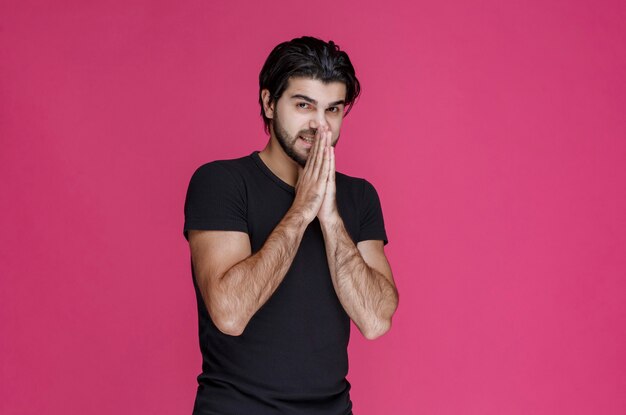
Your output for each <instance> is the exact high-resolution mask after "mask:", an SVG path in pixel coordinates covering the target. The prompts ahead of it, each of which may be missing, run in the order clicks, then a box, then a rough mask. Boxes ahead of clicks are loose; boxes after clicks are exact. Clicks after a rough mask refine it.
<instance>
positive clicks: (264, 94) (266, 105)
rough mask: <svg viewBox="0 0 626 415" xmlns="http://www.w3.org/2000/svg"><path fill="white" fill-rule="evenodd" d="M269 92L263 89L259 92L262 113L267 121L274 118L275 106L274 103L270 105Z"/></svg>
mask: <svg viewBox="0 0 626 415" xmlns="http://www.w3.org/2000/svg"><path fill="white" fill-rule="evenodd" d="M270 98H271V95H270V91H269V90H267V89H264V90H262V91H261V99H262V100H263V111H264V112H265V116H266V117H267V118H269V119H273V118H274V106H275V105H276V101H273V102H272V103H271V104H270Z"/></svg>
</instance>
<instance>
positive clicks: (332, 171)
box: [328, 146, 335, 184]
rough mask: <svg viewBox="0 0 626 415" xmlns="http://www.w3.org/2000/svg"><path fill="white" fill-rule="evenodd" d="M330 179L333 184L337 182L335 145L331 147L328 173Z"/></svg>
mask: <svg viewBox="0 0 626 415" xmlns="http://www.w3.org/2000/svg"><path fill="white" fill-rule="evenodd" d="M328 181H329V182H330V183H331V184H335V147H332V146H331V147H330V173H329V175H328Z"/></svg>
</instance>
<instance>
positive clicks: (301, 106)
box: [298, 102, 309, 109]
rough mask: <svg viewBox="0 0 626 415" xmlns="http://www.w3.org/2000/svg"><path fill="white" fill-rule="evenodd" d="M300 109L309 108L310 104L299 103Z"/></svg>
mask: <svg viewBox="0 0 626 415" xmlns="http://www.w3.org/2000/svg"><path fill="white" fill-rule="evenodd" d="M298 108H304V109H306V108H309V104H307V103H305V102H299V103H298Z"/></svg>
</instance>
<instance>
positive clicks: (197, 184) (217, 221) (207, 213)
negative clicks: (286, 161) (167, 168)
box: [183, 162, 248, 240]
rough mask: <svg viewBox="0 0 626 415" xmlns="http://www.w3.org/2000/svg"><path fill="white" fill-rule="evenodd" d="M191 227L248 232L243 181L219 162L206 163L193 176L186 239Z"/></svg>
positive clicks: (188, 198)
mask: <svg viewBox="0 0 626 415" xmlns="http://www.w3.org/2000/svg"><path fill="white" fill-rule="evenodd" d="M192 229H196V230H216V231H217V230H220V231H240V232H248V224H247V220H246V198H245V191H244V185H243V182H242V181H241V180H237V178H236V175H235V174H233V173H232V172H231V171H229V170H228V168H227V167H226V166H223V165H222V164H220V163H219V162H212V163H207V164H205V165H203V166H201V167H199V168H198V169H197V170H196V171H195V172H194V174H193V175H192V176H191V180H190V181H189V187H188V188H187V196H186V197H185V224H184V227H183V235H184V236H185V239H187V240H188V239H189V238H188V235H187V231H189V230H192Z"/></svg>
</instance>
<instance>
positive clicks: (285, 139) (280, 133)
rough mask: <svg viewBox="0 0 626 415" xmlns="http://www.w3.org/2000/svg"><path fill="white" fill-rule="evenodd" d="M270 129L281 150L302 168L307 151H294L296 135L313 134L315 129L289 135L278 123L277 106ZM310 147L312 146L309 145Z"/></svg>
mask: <svg viewBox="0 0 626 415" xmlns="http://www.w3.org/2000/svg"><path fill="white" fill-rule="evenodd" d="M271 123H272V129H273V130H274V135H275V136H276V140H277V141H278V144H280V146H281V147H282V149H283V151H284V152H285V154H287V156H289V158H290V159H292V160H293V161H295V162H296V163H298V164H299V165H300V166H301V167H302V168H304V166H305V165H306V161H307V160H308V158H309V153H310V150H309V153H307V154H306V155H305V156H303V155H302V154H299V153H298V152H296V149H295V145H296V141H298V136H301V135H303V136H308V137H310V136H314V135H315V134H316V133H317V130H314V129H312V130H301V131H299V132H298V133H297V134H296V135H295V136H294V137H292V136H290V135H289V133H288V132H287V130H285V129H284V128H283V126H282V124H281V123H280V117H279V116H278V108H276V110H275V111H274V118H272V121H271ZM338 140H339V136H337V141H338ZM337 141H335V143H333V144H332V145H333V147H334V146H335V145H337ZM311 148H312V147H311Z"/></svg>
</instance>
